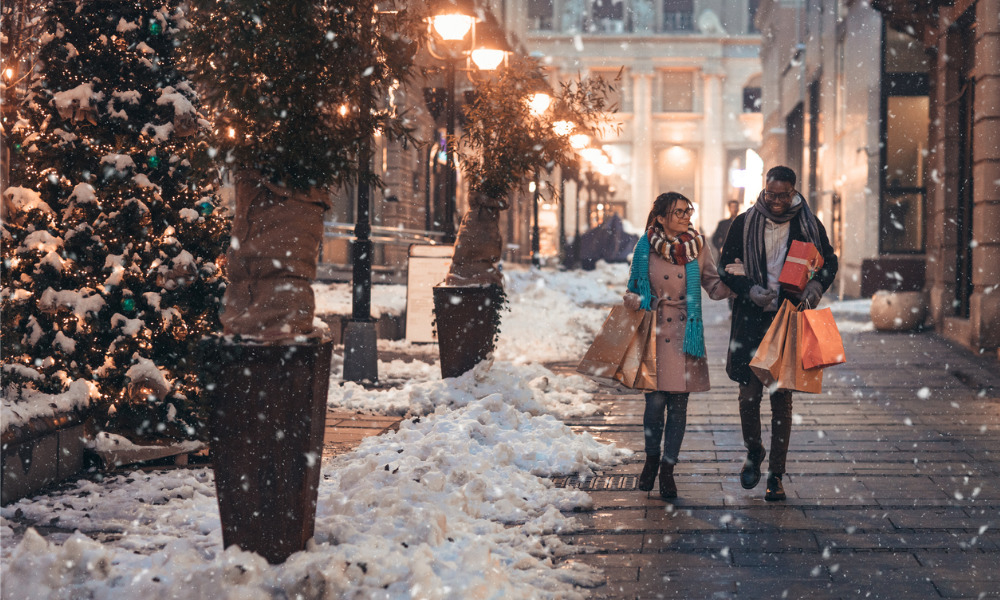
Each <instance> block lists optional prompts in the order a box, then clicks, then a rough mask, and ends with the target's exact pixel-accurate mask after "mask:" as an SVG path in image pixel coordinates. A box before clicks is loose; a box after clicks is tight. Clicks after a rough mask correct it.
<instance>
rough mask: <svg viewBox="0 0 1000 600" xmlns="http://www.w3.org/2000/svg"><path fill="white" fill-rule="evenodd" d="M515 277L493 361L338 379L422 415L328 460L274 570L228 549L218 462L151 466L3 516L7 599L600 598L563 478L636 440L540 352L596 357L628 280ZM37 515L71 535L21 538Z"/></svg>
mask: <svg viewBox="0 0 1000 600" xmlns="http://www.w3.org/2000/svg"><path fill="white" fill-rule="evenodd" d="M612 271H613V269H612ZM559 279H561V280H562V281H557V280H559ZM554 281H556V284H553V282H554ZM508 286H509V287H508V290H509V292H510V293H511V295H512V301H511V307H512V311H511V314H510V315H508V318H507V319H505V329H504V331H503V333H502V337H501V341H500V348H499V349H498V360H497V362H496V363H494V364H493V365H492V368H489V365H481V366H480V367H479V368H477V369H476V370H474V371H472V372H470V373H467V374H465V375H463V376H462V377H459V378H455V379H447V380H441V379H440V375H439V374H438V373H439V367H438V366H437V365H427V364H426V363H420V365H422V366H420V365H417V364H415V363H402V361H398V363H399V364H394V365H392V366H391V367H390V368H389V371H391V372H395V374H396V376H398V377H403V378H407V377H409V378H410V379H412V381H411V382H410V383H409V384H408V385H403V386H401V387H400V388H397V389H391V390H381V391H377V392H365V391H364V390H363V388H360V387H357V386H354V387H351V386H353V384H345V385H344V386H343V387H340V386H339V385H337V386H333V387H336V388H338V390H341V392H336V393H331V399H332V400H331V405H340V406H352V404H351V403H352V402H353V403H355V404H354V405H353V406H355V407H356V408H364V409H374V408H376V407H378V406H380V407H381V408H380V411H381V412H388V413H394V414H401V415H409V416H413V418H412V419H410V420H407V421H404V422H403V423H402V424H401V425H400V428H399V431H398V432H391V433H387V434H384V435H382V436H378V437H374V438H368V439H367V440H365V441H364V442H363V443H362V444H361V446H359V447H358V448H357V449H356V450H354V451H352V452H350V453H348V454H345V455H341V456H339V457H336V458H335V459H333V460H332V461H330V462H328V463H326V464H324V465H323V479H322V482H321V485H320V492H319V506H318V509H317V519H316V534H315V538H314V541H313V543H312V545H311V546H310V548H309V549H307V551H305V552H301V553H298V554H296V555H294V556H292V557H291V558H290V559H289V560H288V561H286V563H284V564H283V565H280V566H271V565H268V564H267V563H266V561H264V560H263V559H262V558H261V557H259V556H257V555H255V554H251V553H247V552H242V551H239V550H238V549H236V548H229V549H227V550H223V549H222V539H221V531H220V525H219V520H218V519H219V517H218V510H217V506H216V500H215V488H214V481H213V477H212V472H211V471H210V470H208V469H196V470H170V471H162V472H154V473H144V472H141V471H135V472H133V473H130V474H127V475H125V474H121V475H117V476H114V477H110V478H108V479H106V480H104V481H102V482H94V481H88V480H82V481H79V482H77V483H75V484H72V485H69V486H66V487H64V488H61V489H60V491H58V492H54V493H51V494H49V495H45V496H40V497H37V498H32V499H25V500H22V501H20V502H18V503H15V504H12V505H10V506H7V507H4V508H3V509H2V510H0V542H2V549H0V559H2V573H0V575H2V579H3V588H2V590H0V596H2V598H3V599H7V598H10V599H15V598H17V599H22V598H23V599H34V598H58V599H63V598H65V599H71V598H72V599H75V598H95V599H100V598H109V599H110V598H132V597H140V596H141V597H143V598H144V600H154V599H158V598H177V597H182V598H183V597H191V598H208V597H211V598H214V599H217V600H221V599H226V598H234V599H235V598H240V599H243V598H275V597H283V598H294V597H297V596H301V597H304V598H317V597H331V598H411V597H424V598H494V597H502V598H548V597H551V598H576V597H583V596H584V593H583V590H581V589H580V588H579V587H576V586H582V587H587V586H592V585H596V584H598V583H600V582H601V581H603V578H602V577H601V576H600V575H599V574H598V573H597V572H596V571H593V570H591V569H590V568H589V567H582V566H579V565H578V563H561V564H557V563H556V562H554V561H555V560H556V559H558V558H559V557H562V556H567V555H569V554H571V552H570V550H569V549H568V548H567V547H566V546H565V544H564V543H563V542H561V541H560V540H559V538H558V537H557V535H556V534H557V533H565V532H567V531H573V530H575V528H577V524H576V522H575V520H574V519H572V518H569V517H566V516H564V514H563V513H562V512H561V511H569V510H572V509H573V508H576V507H588V506H590V504H591V501H590V498H589V496H587V495H586V494H585V493H583V492H580V491H578V490H573V489H567V488H556V487H554V486H553V485H552V483H551V482H550V481H549V480H548V479H547V478H548V477H552V476H556V475H569V474H579V475H580V476H584V477H585V476H588V475H591V474H593V472H594V469H597V468H605V467H607V466H611V465H614V464H618V463H619V462H620V461H621V459H622V458H623V457H625V456H627V455H629V454H630V452H629V451H628V450H623V449H618V448H615V447H614V446H611V445H606V444H601V443H599V442H597V441H595V440H594V439H593V438H592V437H591V436H590V435H589V434H577V433H574V432H573V431H572V430H570V429H569V428H568V427H567V426H565V425H564V424H563V423H561V422H560V421H559V420H558V419H557V418H556V417H554V416H553V415H558V416H567V415H579V414H592V412H593V411H594V410H596V407H595V406H594V405H593V404H591V403H589V402H588V400H589V398H590V394H591V392H592V389H593V387H592V384H591V383H590V382H588V381H587V380H585V379H584V378H582V377H578V376H557V375H554V374H553V373H551V371H548V370H547V369H545V368H544V367H541V366H540V365H538V364H537V363H538V362H541V361H543V360H565V359H566V358H567V357H579V356H580V355H582V353H583V351H585V350H586V344H587V343H589V342H588V338H589V337H592V335H593V332H594V331H596V330H597V328H599V327H600V325H601V323H602V322H603V318H604V315H605V313H606V310H605V309H600V308H595V307H593V306H590V307H587V306H582V307H581V306H579V304H578V303H581V302H582V303H590V304H592V305H593V304H601V303H606V302H613V301H615V300H616V299H617V297H619V293H618V292H617V291H616V290H615V291H611V290H612V289H613V288H616V287H620V282H618V281H609V282H608V283H603V282H599V281H598V280H597V279H596V278H595V277H594V276H593V273H591V274H587V275H585V276H583V277H581V276H579V275H576V276H575V277H574V276H573V275H572V274H569V275H567V274H540V273H538V272H528V271H522V272H520V273H516V274H515V275H513V277H512V278H511V279H509V280H508ZM609 297H610V298H611V299H610V300H608V299H607V298H609ZM595 315H596V319H594V316H595ZM547 319H551V320H550V321H549V320H547ZM591 321H593V322H591ZM581 330H582V331H581ZM338 393H339V394H340V396H339V397H338ZM338 403H339V404H338ZM24 523H28V524H35V525H38V526H45V527H55V528H58V531H62V532H64V533H62V534H58V533H55V534H54V533H52V532H51V530H49V532H48V535H47V536H46V537H44V538H43V537H42V536H40V535H39V534H38V533H36V531H35V530H34V529H31V528H29V529H27V531H25V532H24V533H23V534H19V533H17V532H16V531H15V529H16V530H17V531H20V530H21V529H22V528H23V525H22V524H24ZM72 531H76V532H78V533H72V534H71V533H69V532H72Z"/></svg>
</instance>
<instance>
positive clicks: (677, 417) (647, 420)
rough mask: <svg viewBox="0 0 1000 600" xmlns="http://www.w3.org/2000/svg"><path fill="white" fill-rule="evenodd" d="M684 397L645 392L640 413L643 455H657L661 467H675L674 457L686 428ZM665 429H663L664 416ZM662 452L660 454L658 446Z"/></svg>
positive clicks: (685, 402) (673, 394)
mask: <svg viewBox="0 0 1000 600" xmlns="http://www.w3.org/2000/svg"><path fill="white" fill-rule="evenodd" d="M687 404H688V395H687V394H675V393H672V392H646V410H645V412H643V413H642V429H643V432H644V433H645V436H646V454H659V455H660V462H661V463H668V464H671V465H674V464H677V455H678V454H680V451H681V442H683V441H684V429H685V428H686V427H687ZM664 411H665V412H666V414H667V425H666V427H664V426H663V413H664ZM661 440H662V442H663V451H662V452H661V451H660V442H661Z"/></svg>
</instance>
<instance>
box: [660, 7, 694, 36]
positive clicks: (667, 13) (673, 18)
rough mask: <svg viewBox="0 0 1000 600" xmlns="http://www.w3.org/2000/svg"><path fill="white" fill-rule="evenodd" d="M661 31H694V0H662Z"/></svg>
mask: <svg viewBox="0 0 1000 600" xmlns="http://www.w3.org/2000/svg"><path fill="white" fill-rule="evenodd" d="M663 31H666V32H670V31H694V0H663Z"/></svg>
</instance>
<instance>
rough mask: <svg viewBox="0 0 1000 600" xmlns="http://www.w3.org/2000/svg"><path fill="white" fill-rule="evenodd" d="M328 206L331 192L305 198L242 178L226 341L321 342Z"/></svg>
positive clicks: (251, 176) (229, 258) (226, 301)
mask: <svg viewBox="0 0 1000 600" xmlns="http://www.w3.org/2000/svg"><path fill="white" fill-rule="evenodd" d="M327 206H328V200H327V198H326V194H325V193H324V192H323V190H318V189H313V190H310V191H308V192H298V191H296V190H291V189H288V188H282V187H279V186H277V185H274V184H272V183H271V182H269V181H267V180H266V179H264V178H263V177H261V175H260V174H259V173H257V172H256V171H249V170H245V171H241V172H239V173H238V174H237V177H236V212H235V214H234V215H233V228H232V242H231V245H230V247H229V251H228V252H227V253H226V263H227V273H228V275H229V286H228V287H227V288H226V293H225V296H224V297H223V300H222V303H223V310H222V326H223V332H224V333H225V334H226V335H241V336H244V337H250V338H254V339H256V340H259V341H262V342H275V343H279V342H288V341H292V340H295V338H297V337H298V338H300V339H301V336H306V337H309V338H316V337H319V333H318V332H317V331H316V330H315V329H314V327H313V315H314V312H315V310H316V301H315V298H314V297H313V291H312V286H311V284H312V281H313V280H314V279H315V278H316V265H317V262H318V259H319V245H320V241H321V240H322V237H323V211H324V210H325V209H326V208H327Z"/></svg>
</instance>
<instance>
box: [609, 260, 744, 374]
mask: <svg viewBox="0 0 1000 600" xmlns="http://www.w3.org/2000/svg"><path fill="white" fill-rule="evenodd" d="M698 267H699V270H700V271H701V287H702V288H703V289H704V290H705V291H706V292H708V293H707V296H708V298H711V299H712V300H724V299H726V298H728V297H730V296H731V295H732V292H731V291H730V290H729V288H728V287H726V284H724V283H722V280H720V279H719V273H718V271H717V269H716V265H715V259H714V258H713V257H712V251H711V250H710V249H709V248H707V247H705V248H703V249H702V251H701V253H700V254H699V255H698ZM685 277H687V275H686V268H685V267H684V266H683V265H675V264H673V263H671V262H669V261H667V260H665V259H664V258H663V257H661V256H660V255H659V254H657V253H656V252H650V253H649V284H650V288H651V290H652V292H653V296H655V297H656V309H655V310H656V388H657V389H658V390H660V391H663V392H675V393H690V392H704V391H707V390H708V389H709V388H710V387H711V386H710V385H709V382H708V361H707V359H706V358H705V357H703V358H695V357H693V356H689V355H687V354H684V327H685V326H686V325H687V297H686V294H687V282H686V280H685ZM625 305H626V306H628V307H629V308H632V309H635V310H638V308H639V296H638V295H637V294H633V293H631V292H630V293H628V294H626V295H625ZM704 305H705V297H704V296H703V297H702V307H704Z"/></svg>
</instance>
